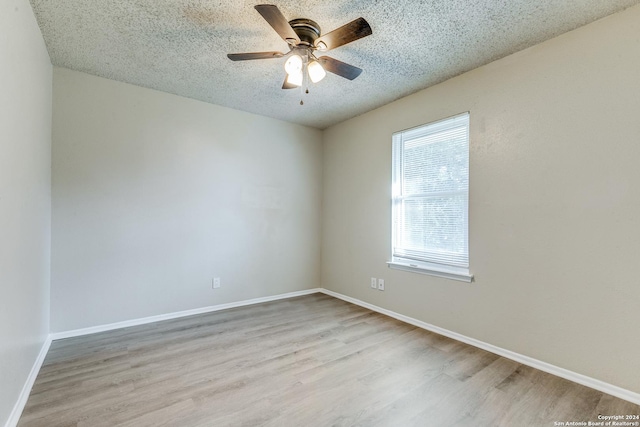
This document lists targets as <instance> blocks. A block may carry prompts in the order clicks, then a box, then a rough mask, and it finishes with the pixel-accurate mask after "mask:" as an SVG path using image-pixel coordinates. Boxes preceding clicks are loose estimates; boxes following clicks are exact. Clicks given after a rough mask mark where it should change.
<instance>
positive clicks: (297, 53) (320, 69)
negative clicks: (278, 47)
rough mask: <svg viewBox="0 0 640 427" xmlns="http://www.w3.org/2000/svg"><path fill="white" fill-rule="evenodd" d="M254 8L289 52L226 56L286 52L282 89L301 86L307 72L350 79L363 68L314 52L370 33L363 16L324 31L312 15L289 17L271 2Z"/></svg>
mask: <svg viewBox="0 0 640 427" xmlns="http://www.w3.org/2000/svg"><path fill="white" fill-rule="evenodd" d="M255 9H256V10H257V11H258V13H260V15H262V17H263V18H264V19H265V20H266V21H267V22H268V23H269V25H271V27H272V28H273V29H274V30H275V31H276V32H277V33H278V35H279V36H280V37H281V38H282V39H283V40H284V41H285V42H286V43H287V44H288V46H289V52H287V53H282V52H254V53H230V54H228V55H227V57H228V58H229V59H231V60H232V61H246V60H253V59H270V58H282V57H285V56H287V57H288V58H287V60H286V62H285V64H284V69H285V71H286V73H287V75H286V76H285V80H284V83H283V85H282V89H293V88H296V87H301V86H302V85H303V84H304V80H305V76H308V78H309V79H310V80H311V82H313V83H318V82H319V81H321V80H322V79H324V78H325V76H326V75H327V71H328V72H330V73H333V74H336V75H338V76H340V77H344V78H346V79H349V80H353V79H355V78H356V77H358V76H359V75H360V73H362V69H360V68H358V67H354V66H353V65H349V64H347V63H344V62H341V61H338V60H337V59H334V58H331V57H329V56H321V57H320V58H317V57H316V56H315V55H314V52H315V51H320V52H325V51H328V50H331V49H335V48H337V47H340V46H344V45H345V44H347V43H351V42H352V41H355V40H358V39H361V38H363V37H366V36H368V35H371V33H372V31H371V27H370V26H369V24H368V23H367V21H366V20H365V19H364V18H358V19H355V20H353V21H351V22H349V23H348V24H346V25H343V26H342V27H340V28H337V29H335V30H333V31H331V32H329V33H327V34H322V35H321V31H320V26H319V25H318V24H317V23H316V22H314V21H312V20H310V19H305V18H298V19H292V20H291V21H287V19H286V18H285V17H284V15H282V13H281V12H280V10H279V9H278V8H277V7H276V6H274V5H271V4H259V5H257V6H255ZM307 93H308V90H307ZM300 104H301V105H302V104H303V102H302V101H300Z"/></svg>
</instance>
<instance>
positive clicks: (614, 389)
mask: <svg viewBox="0 0 640 427" xmlns="http://www.w3.org/2000/svg"><path fill="white" fill-rule="evenodd" d="M320 292H322V293H324V294H327V295H330V296H332V297H335V298H339V299H341V300H343V301H347V302H350V303H352V304H356V305H359V306H361V307H364V308H368V309H369V310H372V311H376V312H378V313H382V314H385V315H387V316H389V317H393V318H394V319H398V320H401V321H403V322H405V323H409V324H411V325H414V326H417V327H419V328H422V329H426V330H427V331H431V332H435V333H436V334H440V335H444V336H445V337H449V338H453V339H454V340H457V341H461V342H463V343H466V344H469V345H472V346H474V347H478V348H481V349H483V350H486V351H489V352H491V353H494V354H497V355H498V356H503V357H506V358H507V359H511V360H513V361H516V362H518V363H522V364H523V365H527V366H531V367H532V368H536V369H539V370H541V371H544V372H547V373H549V374H552V375H556V376H558V377H561V378H564V379H567V380H569V381H573V382H575V383H578V384H582V385H584V386H587V387H590V388H592V389H595V390H598V391H601V392H603V393H606V394H610V395H612V396H615V397H619V398H620V399H623V400H626V401H628V402H631V403H635V404H636V405H640V394H639V393H635V392H633V391H630V390H626V389H624V388H621V387H618V386H615V385H613V384H609V383H606V382H604V381H600V380H597V379H595V378H591V377H588V376H586V375H582V374H579V373H577V372H573V371H570V370H568V369H564V368H560V367H558V366H555V365H551V364H550V363H546V362H543V361H541V360H537V359H534V358H532V357H529V356H525V355H522V354H519V353H515V352H513V351H511V350H506V349H504V348H500V347H497V346H495V345H492V344H488V343H486V342H483V341H479V340H477V339H474V338H470V337H467V336H464V335H461V334H458V333H456V332H452V331H449V330H447V329H444V328H440V327H438V326H435V325H431V324H429V323H426V322H423V321H421V320H417V319H414V318H412V317H409V316H405V315H403V314H399V313H396V312H394V311H391V310H387V309H385V308H381V307H378V306H376V305H373V304H369V303H367V302H364V301H361V300H359V299H356V298H352V297H349V296H346V295H342V294H340V293H337V292H334V291H330V290H328V289H320Z"/></svg>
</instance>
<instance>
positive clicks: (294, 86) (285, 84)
mask: <svg viewBox="0 0 640 427" xmlns="http://www.w3.org/2000/svg"><path fill="white" fill-rule="evenodd" d="M287 77H288V76H285V77H284V83H282V89H295V88H297V87H300V86H296V85H294V84H292V83H289V82H288V79H287Z"/></svg>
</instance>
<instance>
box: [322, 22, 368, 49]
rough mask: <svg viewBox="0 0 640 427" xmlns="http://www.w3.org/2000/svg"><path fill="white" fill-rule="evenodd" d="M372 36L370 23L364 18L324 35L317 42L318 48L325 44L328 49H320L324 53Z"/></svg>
mask: <svg viewBox="0 0 640 427" xmlns="http://www.w3.org/2000/svg"><path fill="white" fill-rule="evenodd" d="M371 34H372V31H371V27H370V26H369V23H368V22H367V21H365V19H364V18H358V19H355V20H353V21H351V22H349V23H348V24H346V25H343V26H342V27H340V28H338V29H335V30H333V31H331V32H330V33H327V34H324V35H323V36H321V37H319V38H317V39H316V41H315V46H316V48H320V47H321V43H324V44H325V45H326V46H327V47H326V49H324V48H323V49H320V50H322V51H326V50H331V49H335V48H337V47H340V46H344V45H345V44H347V43H351V42H352V41H355V40H358V39H361V38H363V37H366V36H370V35H371Z"/></svg>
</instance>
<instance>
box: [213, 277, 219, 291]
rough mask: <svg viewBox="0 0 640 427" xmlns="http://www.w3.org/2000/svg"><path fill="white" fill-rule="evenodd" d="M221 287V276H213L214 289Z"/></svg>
mask: <svg viewBox="0 0 640 427" xmlns="http://www.w3.org/2000/svg"><path fill="white" fill-rule="evenodd" d="M219 287H220V278H219V277H214V278H213V289H218V288H219Z"/></svg>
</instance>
